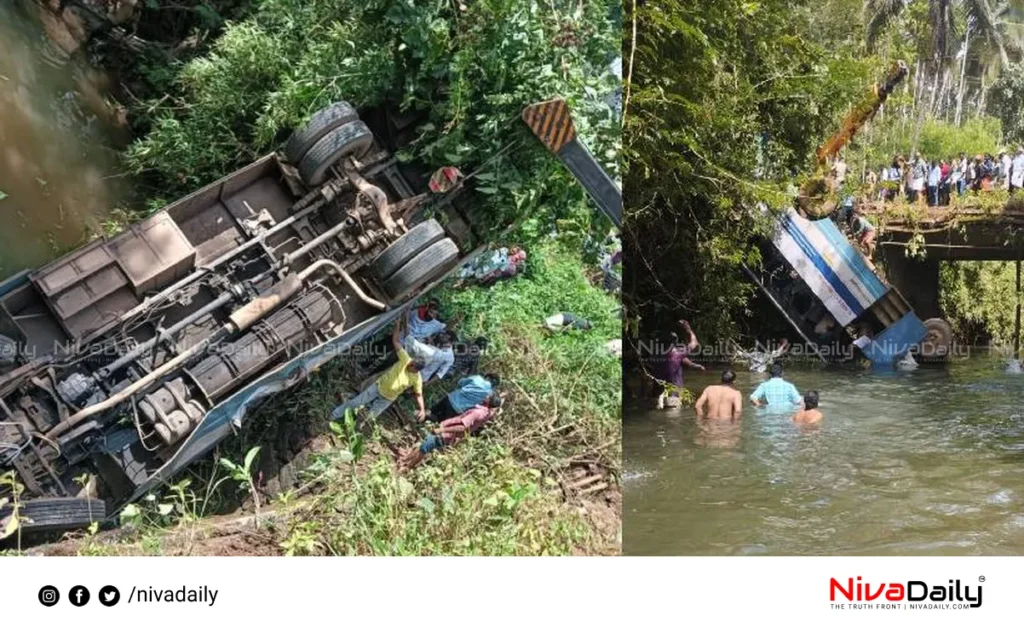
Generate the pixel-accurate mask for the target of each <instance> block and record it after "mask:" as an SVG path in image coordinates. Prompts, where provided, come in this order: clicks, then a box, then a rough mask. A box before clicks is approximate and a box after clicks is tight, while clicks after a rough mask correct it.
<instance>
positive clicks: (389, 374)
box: [331, 317, 427, 422]
mask: <svg viewBox="0 0 1024 633" xmlns="http://www.w3.org/2000/svg"><path fill="white" fill-rule="evenodd" d="M406 318H408V317H404V318H403V323H399V324H396V325H395V331H394V332H393V333H392V335H391V345H392V346H393V347H394V348H395V351H396V352H397V353H398V361H397V362H396V363H395V364H394V365H392V366H391V367H390V368H389V369H388V370H387V371H385V372H384V373H383V374H381V375H380V377H379V378H377V380H376V381H374V383H373V384H372V385H370V386H369V387H367V388H366V389H365V390H363V392H362V393H360V394H359V395H357V396H356V397H354V398H352V399H351V400H347V401H345V402H342V403H341V404H339V405H338V406H337V407H335V408H334V410H333V411H331V419H332V420H340V419H341V418H343V417H345V412H346V411H348V410H349V409H358V408H360V407H366V408H367V410H368V412H369V414H370V418H371V419H373V418H376V417H378V416H379V415H380V414H382V413H384V412H385V411H387V409H388V407H390V406H391V405H392V404H393V403H394V402H395V400H398V396H400V395H402V394H403V393H405V391H406V390H407V389H412V392H413V394H414V395H415V396H416V408H417V409H416V420H417V421H418V422H422V421H423V420H425V419H426V418H427V412H426V405H425V404H424V403H423V377H422V376H421V375H420V370H421V369H423V366H424V365H425V364H426V359H421V358H413V357H412V356H410V355H409V352H407V351H405V349H404V348H403V347H402V343H401V332H402V331H403V330H404V329H405V328H404V327H403V326H404V320H405V319H406Z"/></svg>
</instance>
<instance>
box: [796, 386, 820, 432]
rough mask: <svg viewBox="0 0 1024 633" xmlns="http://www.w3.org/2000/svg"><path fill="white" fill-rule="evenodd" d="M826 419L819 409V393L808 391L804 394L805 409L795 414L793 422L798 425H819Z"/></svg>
mask: <svg viewBox="0 0 1024 633" xmlns="http://www.w3.org/2000/svg"><path fill="white" fill-rule="evenodd" d="M824 417H825V416H824V415H823V414H822V412H821V410H820V409H818V392H817V391H808V392H807V393H805V394H804V408H803V409H801V410H800V411H797V412H796V413H795V414H793V421H794V422H796V423H797V424H817V423H819V422H821V420H822V418H824Z"/></svg>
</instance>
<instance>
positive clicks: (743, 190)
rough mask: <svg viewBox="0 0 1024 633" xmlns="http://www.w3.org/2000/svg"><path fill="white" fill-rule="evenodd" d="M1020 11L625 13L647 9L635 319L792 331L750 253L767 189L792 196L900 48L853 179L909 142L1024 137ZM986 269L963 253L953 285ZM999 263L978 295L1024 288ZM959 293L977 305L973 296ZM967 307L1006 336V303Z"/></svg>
mask: <svg viewBox="0 0 1024 633" xmlns="http://www.w3.org/2000/svg"><path fill="white" fill-rule="evenodd" d="M626 7H627V9H629V10H632V5H628V4H627V5H626ZM1022 12H1024V6H1022V5H1021V4H1020V3H1017V2H1003V1H999V2H977V1H975V0H949V1H946V2H939V1H934V0H908V1H906V2H903V1H900V2H888V1H881V0H827V1H825V2H813V3H812V2H804V1H801V0H798V1H796V2H791V1H786V2H783V1H781V0H780V1H771V0H769V1H767V2H759V3H748V2H740V1H739V0H737V1H726V2H716V3H711V4H709V3H699V2H692V1H689V0H674V1H670V2H663V3H657V6H656V7H655V6H651V5H640V6H639V7H638V8H637V9H636V12H635V14H634V13H631V12H628V13H627V16H626V21H627V23H629V22H632V21H633V20H635V21H636V25H637V28H636V32H637V37H636V41H635V42H634V41H632V39H631V37H630V33H631V32H632V30H631V28H627V29H626V33H627V41H626V43H625V46H624V48H625V50H626V51H627V52H626V54H625V58H626V69H625V71H624V72H625V75H626V76H627V78H629V77H631V79H632V81H631V82H630V83H629V85H628V86H627V89H626V93H627V95H629V98H628V103H627V114H626V120H625V122H624V129H623V133H624V150H623V151H624V154H625V156H626V157H627V159H628V168H627V171H626V173H625V176H624V180H625V204H626V223H627V227H626V233H627V236H628V238H627V240H626V242H627V244H626V247H627V249H628V250H627V252H626V253H625V257H626V261H627V262H629V265H628V268H629V270H628V271H627V272H626V274H625V278H624V297H625V298H624V301H625V303H626V305H627V308H628V313H629V317H630V319H629V327H630V330H631V331H632V332H637V333H639V332H653V331H657V330H663V329H667V328H668V327H670V326H671V324H672V323H673V322H674V321H675V320H676V319H678V318H679V317H680V316H685V317H686V318H688V319H690V320H691V322H692V323H693V324H694V327H695V328H696V329H697V331H698V332H699V333H700V336H701V340H702V341H704V342H709V343H710V342H714V341H722V340H726V339H728V338H736V337H740V338H742V337H743V336H744V335H747V336H755V337H757V336H761V337H763V336H766V335H771V334H772V333H778V332H779V331H781V330H784V329H787V326H786V325H785V324H784V323H780V322H779V320H778V319H777V318H776V317H775V316H774V311H773V310H771V309H770V307H769V306H767V305H766V304H759V303H758V301H759V300H758V299H756V293H755V292H754V289H753V287H752V286H751V284H749V283H748V281H747V279H746V277H745V276H744V274H743V273H742V270H741V267H740V264H741V263H747V264H756V263H757V258H758V254H757V252H756V250H755V249H752V248H750V246H751V243H752V240H754V239H756V238H757V237H758V236H759V235H763V234H764V232H765V230H766V229H767V228H768V226H770V224H769V223H768V222H767V221H766V220H767V219H766V218H765V217H764V216H762V215H760V214H758V213H756V212H755V208H756V205H757V203H759V202H764V203H767V204H768V205H769V206H770V207H771V208H772V209H779V208H782V207H784V206H788V205H789V204H791V202H792V192H793V191H794V189H793V187H795V186H799V184H800V183H801V182H802V181H803V180H804V179H805V178H807V177H808V176H810V175H811V173H812V172H813V169H814V151H815V149H816V148H817V146H818V145H819V144H820V143H822V142H823V141H824V140H825V139H826V138H827V137H828V136H829V135H830V134H831V133H833V132H834V131H837V130H838V129H839V128H840V124H841V122H842V119H843V116H844V114H845V113H846V112H847V111H848V109H849V108H851V107H853V106H854V105H855V104H856V103H858V102H859V101H860V100H861V99H862V98H863V97H864V95H866V94H867V93H868V90H869V88H870V86H871V85H872V84H873V83H874V82H875V81H878V80H879V79H880V78H881V77H882V76H883V74H884V73H885V71H886V70H887V69H888V68H889V66H890V65H891V64H892V63H893V62H894V61H895V60H898V59H899V60H903V61H905V62H906V63H907V65H908V67H909V69H910V75H909V77H908V78H907V79H906V80H905V81H904V82H903V83H902V84H901V85H900V86H899V87H898V88H897V89H896V91H895V92H894V93H893V94H892V95H891V96H890V97H889V99H888V101H887V102H886V103H885V105H884V106H883V107H882V109H881V110H880V112H879V113H878V115H877V116H876V117H875V119H874V121H873V122H871V123H870V124H868V125H867V126H865V127H864V128H863V129H862V130H861V131H860V132H859V134H858V136H857V137H856V138H855V139H854V141H853V143H851V144H850V146H849V147H847V149H846V158H847V163H848V165H849V172H848V175H849V177H848V181H847V185H848V190H847V191H845V192H843V193H852V192H853V191H854V190H855V189H856V188H857V187H858V186H859V184H860V183H861V176H862V174H863V170H864V169H875V170H877V169H878V168H879V167H880V166H881V165H882V164H885V163H888V162H889V160H890V159H891V158H892V156H893V155H894V154H904V155H908V154H910V153H912V152H913V151H915V150H920V151H921V152H922V153H924V155H925V156H927V157H929V158H949V157H951V156H953V155H957V154H959V153H960V152H961V151H962V152H965V153H968V154H977V153H979V152H993V153H995V152H998V151H999V150H1000V149H1002V148H1005V147H1008V146H1009V145H1010V144H1014V143H1017V142H1019V141H1021V140H1024V138H1022V136H1021V134H1022V132H1021V130H1022V129H1024V114H1022V112H1024V110H1022V106H1021V104H1022V100H1021V99H1020V98H1019V97H1020V95H1022V94H1024V89H1022V88H1021V86H1024V79H1022V77H1021V72H1022V70H1024V67H1022V66H1021V65H1020V62H1021V60H1022V58H1024V31H1021V29H1020V28H1019V23H1021V21H1022V20H1021V14H1022ZM631 55H632V56H633V62H632V66H631V65H630V62H629V59H630V56H631ZM675 60H686V62H685V63H684V62H681V61H675ZM968 202H969V201H968V200H964V201H962V204H967V203H968ZM894 212H896V211H894ZM957 266H959V265H956V266H953V268H954V269H955V268H956V267H957ZM972 266H974V265H972ZM997 268H999V267H995V268H993V267H991V266H990V265H988V264H979V265H977V270H979V271H980V270H986V271H990V272H995V271H996V270H997ZM999 270H1001V268H999ZM950 275H952V276H950ZM989 277H993V275H973V274H970V271H968V270H966V269H965V270H964V271H961V272H959V273H956V274H953V273H950V274H949V275H944V276H943V283H944V284H946V283H953V281H952V280H953V279H957V280H959V281H958V282H957V283H961V284H976V282H975V281H974V280H980V279H982V278H986V279H987V278H989ZM994 278H995V279H998V280H1000V281H999V282H998V283H993V284H992V285H984V286H982V285H973V286H969V287H968V289H967V290H968V295H964V297H966V296H971V295H973V296H975V297H978V298H977V299H975V301H977V302H978V303H979V304H986V303H992V304H993V305H995V304H997V303H999V302H1001V301H1002V300H1003V298H1005V297H1006V296H1010V295H1012V287H1006V286H1005V284H1004V283H1003V280H1004V276H1003V275H1001V274H999V275H995V276H994ZM954 285H955V284H954ZM946 291H947V292H949V293H951V294H956V293H957V292H958V291H959V290H958V289H957V288H956V287H950V288H949V289H948V290H946ZM985 293H994V294H993V296H991V297H987V296H982V295H984V294H985ZM951 301H954V300H951ZM954 303H957V304H958V305H960V306H961V310H960V311H959V312H958V313H957V314H960V315H966V314H967V312H965V311H964V310H963V309H962V308H963V307H964V305H963V297H961V299H958V300H955V301H954ZM947 305H950V306H951V305H953V303H948V304H947ZM766 314H768V315H771V316H769V317H768V318H765V315H766ZM970 314H971V315H972V316H971V317H969V318H968V317H966V316H964V317H963V319H962V318H960V317H959V316H954V321H955V322H956V324H957V325H958V326H963V327H966V323H967V321H970V322H971V323H974V325H973V326H971V327H972V328H974V329H973V330H972V332H974V334H977V332H978V327H980V328H981V329H982V330H986V329H987V332H988V333H989V334H992V335H993V336H995V337H996V338H997V339H1000V340H1003V336H1004V332H1003V330H1002V329H1001V327H1002V326H1001V325H1000V323H1002V321H1001V320H1000V319H1002V317H999V319H996V317H994V316H982V314H981V313H979V312H971V313H970ZM984 314H986V315H994V314H995V312H993V311H992V310H986V311H984ZM964 319H967V320H964ZM976 319H981V321H977V320H976ZM993 319H995V320H993ZM989 320H992V322H991V324H990V325H991V327H990V328H989V326H988V325H985V323H987V322H988V321H989ZM979 324H980V325H979ZM964 333H965V334H966V332H964Z"/></svg>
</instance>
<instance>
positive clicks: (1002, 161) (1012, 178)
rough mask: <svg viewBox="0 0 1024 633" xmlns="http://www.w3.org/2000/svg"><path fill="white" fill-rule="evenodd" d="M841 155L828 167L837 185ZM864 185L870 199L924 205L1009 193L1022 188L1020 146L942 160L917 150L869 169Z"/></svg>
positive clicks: (842, 166) (1023, 154) (1023, 167)
mask: <svg viewBox="0 0 1024 633" xmlns="http://www.w3.org/2000/svg"><path fill="white" fill-rule="evenodd" d="M846 171H847V167H846V163H845V162H844V160H843V158H842V157H839V158H837V159H836V161H835V163H834V164H833V166H832V177H833V181H834V182H836V184H837V185H841V184H842V183H843V181H844V180H845V178H846ZM864 182H865V185H866V187H867V194H868V197H869V198H870V199H874V200H879V201H883V202H888V201H892V200H896V199H898V198H902V199H905V200H907V201H908V202H916V203H920V204H927V205H928V206H933V207H934V206H944V205H948V204H949V201H950V197H951V196H952V195H953V193H956V194H957V195H959V196H962V195H964V194H965V193H966V192H967V191H993V190H996V189H1003V190H1007V191H1009V192H1010V193H1013V192H1014V191H1016V190H1017V189H1020V188H1021V187H1024V147H1021V148H1018V149H1017V151H1016V152H1015V153H1014V152H999V154H998V155H996V156H993V155H992V154H978V155H976V156H973V157H968V156H966V155H965V154H964V153H963V152H961V153H960V154H959V156H955V157H949V158H945V159H939V158H934V157H933V158H927V157H925V156H923V155H922V154H921V153H920V152H917V153H915V154H914V155H913V156H912V157H911V158H910V159H909V160H908V159H906V158H905V157H903V156H893V158H892V160H891V161H890V163H889V164H888V165H882V166H881V167H879V168H878V169H877V170H869V171H868V172H867V174H866V175H865V181H864Z"/></svg>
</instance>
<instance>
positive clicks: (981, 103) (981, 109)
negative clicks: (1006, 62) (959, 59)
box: [978, 64, 988, 116]
mask: <svg viewBox="0 0 1024 633" xmlns="http://www.w3.org/2000/svg"><path fill="white" fill-rule="evenodd" d="M987 74H988V64H985V65H984V66H982V67H981V90H980V91H979V92H978V116H985V97H986V96H987V93H988V86H986V85H985V75H987Z"/></svg>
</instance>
